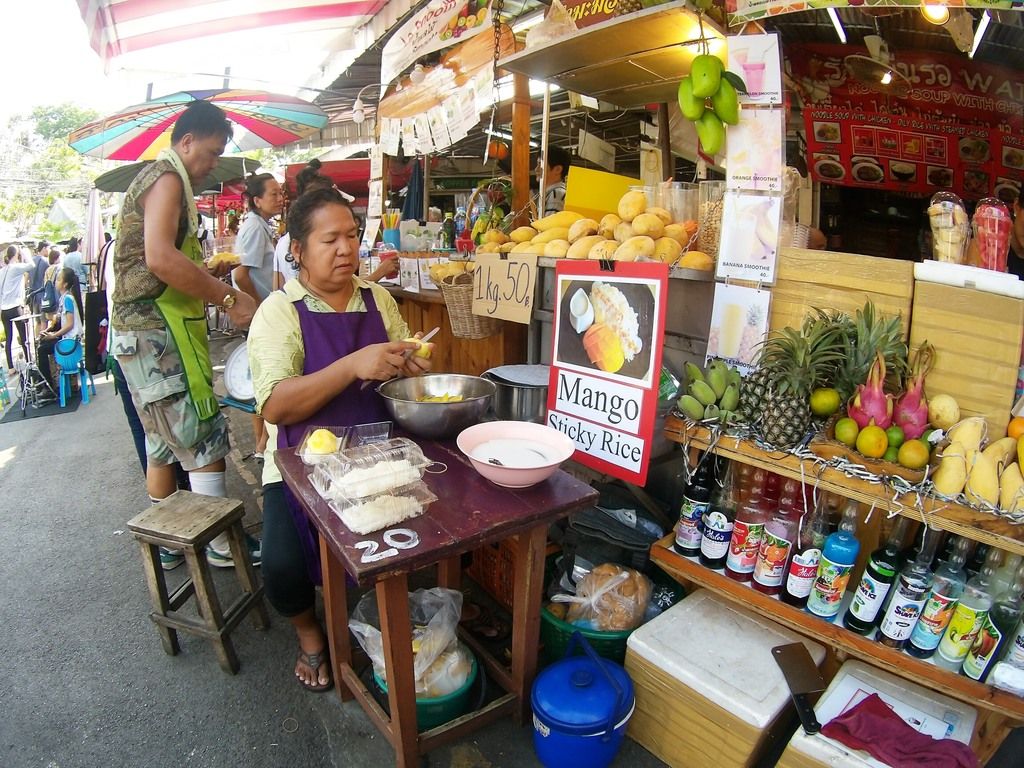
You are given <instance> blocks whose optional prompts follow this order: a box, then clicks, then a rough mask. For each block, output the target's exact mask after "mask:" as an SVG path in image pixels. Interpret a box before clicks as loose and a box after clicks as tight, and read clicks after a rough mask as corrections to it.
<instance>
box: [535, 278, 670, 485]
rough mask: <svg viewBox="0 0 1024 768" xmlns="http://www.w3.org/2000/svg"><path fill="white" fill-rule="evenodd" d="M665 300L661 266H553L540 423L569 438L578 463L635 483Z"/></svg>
mask: <svg viewBox="0 0 1024 768" xmlns="http://www.w3.org/2000/svg"><path fill="white" fill-rule="evenodd" d="M605 266H608V267H610V268H609V269H605V268H604V267H605ZM667 301H668V267H667V266H666V265H664V264H654V263H625V262H611V263H605V262H597V261H583V262H576V261H569V260H560V261H559V262H558V263H557V266H556V267H555V317H554V323H553V326H554V329H553V332H552V343H551V349H552V363H551V378H550V382H549V386H548V413H547V424H548V426H551V427H554V428H555V429H557V430H559V431H560V432H563V433H564V434H566V435H568V436H569V437H570V438H572V440H573V441H574V442H575V443H576V454H575V456H574V458H575V459H576V460H577V461H579V462H580V463H581V464H584V465H586V466H588V467H591V468H593V469H596V470H598V471H600V472H604V473H606V474H609V475H611V476H613V477H617V478H619V479H621V480H626V481H627V482H631V483H636V484H637V485H643V484H644V483H646V482H647V469H648V465H649V463H650V458H651V444H652V438H653V436H654V434H653V433H654V417H655V411H656V410H657V405H658V382H659V379H660V375H661V354H662V346H663V342H664V335H665V311H666V306H667Z"/></svg>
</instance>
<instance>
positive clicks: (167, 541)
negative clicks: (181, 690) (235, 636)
mask: <svg viewBox="0 0 1024 768" xmlns="http://www.w3.org/2000/svg"><path fill="white" fill-rule="evenodd" d="M243 508H244V507H243V504H242V502H241V501H239V500H238V499H222V498H218V497H216V496H204V495H202V494H198V493H191V492H189V491H177V492H176V493H174V494H172V495H171V496H168V497H167V498H166V499H164V500H163V501H161V502H160V503H159V504H154V505H153V506H152V507H150V508H149V509H147V510H146V511H145V512H143V513H142V514H140V515H136V516H135V517H134V518H132V519H131V520H129V521H128V528H129V530H131V532H132V533H134V534H135V538H136V539H138V540H139V546H140V547H141V548H142V565H143V567H144V568H145V571H146V584H147V586H148V587H149V596H150V598H151V599H152V601H153V608H154V610H153V612H152V613H151V614H149V617H150V618H151V619H152V620H153V621H154V622H155V623H156V625H157V629H158V630H159V631H160V639H161V640H162V642H163V645H164V650H165V651H166V652H167V653H168V654H170V655H171V656H174V655H175V654H177V653H178V651H179V650H180V648H179V646H178V630H182V631H183V632H190V633H192V634H193V635H198V636H199V637H205V638H206V639H207V640H210V641H211V642H212V643H213V647H214V648H215V649H216V651H217V659H218V661H220V666H221V668H222V669H223V670H224V671H225V672H231V673H232V674H234V673H235V672H237V671H238V657H237V656H236V655H235V648H234V645H233V644H232V643H231V637H230V635H229V633H230V632H231V630H233V629H234V628H235V627H236V626H237V625H238V624H239V622H240V621H241V620H242V618H243V617H244V616H245V614H246V613H248V612H249V610H250V609H252V608H255V609H256V610H255V613H253V616H252V619H253V623H254V624H255V625H256V627H257V628H258V629H266V628H267V627H268V626H269V620H268V618H267V607H266V605H265V604H264V603H263V586H262V585H257V583H256V573H255V571H254V570H253V566H252V562H251V561H250V559H249V550H248V548H247V547H246V545H245V534H244V531H243V530H242V510H243ZM224 532H227V534H228V539H229V541H230V543H231V557H232V558H233V559H234V561H235V574H236V575H237V576H238V583H239V584H241V586H242V595H241V597H239V598H238V600H236V601H235V603H234V604H233V605H231V607H229V608H228V610H227V612H226V613H224V612H222V611H221V607H220V601H219V600H218V599H217V592H216V590H215V589H214V586H213V581H212V579H211V578H210V564H209V563H208V562H207V561H206V545H207V544H209V543H210V542H211V541H213V539H214V537H216V536H218V535H219V534H221V533H224ZM158 547H167V548H168V549H180V550H181V551H182V552H183V553H184V555H185V562H186V564H187V565H188V573H189V578H188V579H186V580H185V583H184V584H182V585H181V586H180V587H178V588H177V589H176V590H174V592H173V593H172V594H170V595H168V593H167V581H166V579H165V578H164V571H163V568H161V567H160V551H159V549H158ZM192 595H195V596H196V601H197V603H198V606H197V607H198V609H199V615H200V618H198V619H195V618H190V617H186V616H178V615H177V611H178V610H179V609H180V608H181V607H182V606H183V605H184V604H185V603H186V602H187V601H188V599H189V598H190V597H191V596H192Z"/></svg>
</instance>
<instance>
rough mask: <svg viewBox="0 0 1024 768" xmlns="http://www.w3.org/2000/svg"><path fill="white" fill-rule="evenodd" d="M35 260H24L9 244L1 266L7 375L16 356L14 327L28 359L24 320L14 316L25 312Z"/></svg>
mask: <svg viewBox="0 0 1024 768" xmlns="http://www.w3.org/2000/svg"><path fill="white" fill-rule="evenodd" d="M35 266H36V265H35V262H34V261H32V260H31V259H29V260H24V259H23V258H22V255H21V253H20V251H19V249H18V246H16V245H9V246H7V251H6V252H5V253H4V264H3V267H0V317H2V318H3V325H4V333H5V334H6V337H7V342H6V344H5V345H4V347H5V350H6V352H7V375H8V376H13V375H14V373H15V371H14V358H13V357H12V356H11V345H12V343H13V341H14V334H13V329H12V325H13V328H16V329H17V331H18V344H20V345H21V351H22V353H23V354H24V355H25V358H26V359H28V344H27V343H26V339H27V338H28V336H27V333H26V330H27V329H26V328H25V321H24V320H17V321H16V320H15V319H14V318H16V317H18V316H20V315H22V314H24V312H25V307H24V304H25V275H27V274H28V273H29V272H31V271H32V270H34V269H35Z"/></svg>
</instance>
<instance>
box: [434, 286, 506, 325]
mask: <svg viewBox="0 0 1024 768" xmlns="http://www.w3.org/2000/svg"><path fill="white" fill-rule="evenodd" d="M438 287H439V288H440V289H441V293H442V295H443V296H444V303H445V304H447V305H448V318H449V319H450V320H451V323H452V334H453V335H454V336H456V337H458V338H460V339H486V338H487V337H489V336H494V335H495V334H497V333H498V332H499V331H500V330H501V320H499V319H498V318H496V317H485V316H483V315H474V314H473V275H472V274H470V273H468V272H464V273H463V274H461V275H455V276H454V277H446V278H445V279H444V280H442V281H441V284H440V285H439V286H438Z"/></svg>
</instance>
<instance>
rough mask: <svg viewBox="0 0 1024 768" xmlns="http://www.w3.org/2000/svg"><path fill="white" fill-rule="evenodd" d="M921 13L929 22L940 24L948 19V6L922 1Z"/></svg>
mask: <svg viewBox="0 0 1024 768" xmlns="http://www.w3.org/2000/svg"><path fill="white" fill-rule="evenodd" d="M921 15H922V16H924V18H925V20H926V21H928V22H930V23H931V24H936V25H938V26H942V25H943V24H945V23H946V22H947V21H949V8H947V7H946V6H945V5H933V4H931V3H924V4H923V5H922V6H921Z"/></svg>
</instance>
